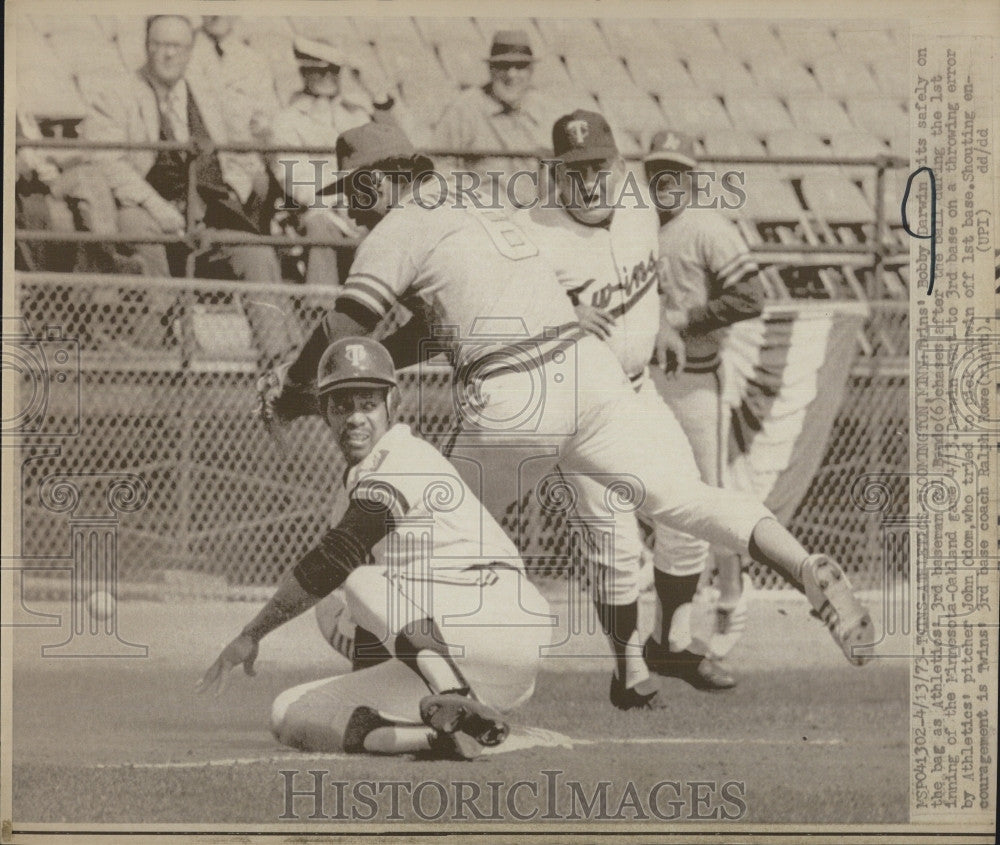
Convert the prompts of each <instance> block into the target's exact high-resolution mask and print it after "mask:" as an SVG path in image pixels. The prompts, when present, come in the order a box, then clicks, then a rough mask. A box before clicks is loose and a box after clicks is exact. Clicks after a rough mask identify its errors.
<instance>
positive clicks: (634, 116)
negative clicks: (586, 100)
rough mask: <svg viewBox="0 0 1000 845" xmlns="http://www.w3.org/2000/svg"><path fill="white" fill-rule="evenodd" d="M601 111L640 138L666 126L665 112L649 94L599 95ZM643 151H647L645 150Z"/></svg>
mask: <svg viewBox="0 0 1000 845" xmlns="http://www.w3.org/2000/svg"><path fill="white" fill-rule="evenodd" d="M598 101H599V102H600V105H601V113H602V114H603V115H604V116H605V117H606V118H607V119H608V121H609V122H611V123H612V124H614V125H617V126H620V127H622V128H623V129H625V130H628V131H630V132H633V133H635V134H636V135H637V136H639V137H640V138H643V137H650V138H651V137H652V135H653V134H654V133H656V132H657V131H659V130H661V129H663V128H664V126H665V119H664V117H663V113H662V112H661V111H660V108H659V106H657V104H656V101H655V100H654V99H653V98H652V97H651V96H649V95H648V94H636V95H634V96H629V97H615V96H611V97H598ZM642 152H645V150H643V151H642Z"/></svg>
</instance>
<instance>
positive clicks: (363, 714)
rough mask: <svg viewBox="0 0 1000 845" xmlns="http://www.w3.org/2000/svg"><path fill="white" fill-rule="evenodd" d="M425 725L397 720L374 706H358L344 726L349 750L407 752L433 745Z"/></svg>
mask: <svg viewBox="0 0 1000 845" xmlns="http://www.w3.org/2000/svg"><path fill="white" fill-rule="evenodd" d="M431 737H432V734H431V733H430V732H429V731H428V730H427V727H426V726H425V725H416V724H413V723H412V722H410V723H403V722H396V721H393V720H392V719H389V718H387V717H385V716H383V715H382V714H381V713H379V712H378V711H377V710H375V709H374V708H372V707H364V706H361V707H356V708H355V709H354V712H353V713H351V717H350V719H348V721H347V726H346V727H345V728H344V741H343V746H344V751H345V752H346V753H347V754H364V753H366V752H367V753H369V754H407V753H414V752H418V751H426V750H427V749H429V748H430V741H431Z"/></svg>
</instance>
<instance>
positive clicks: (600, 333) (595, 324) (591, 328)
mask: <svg viewBox="0 0 1000 845" xmlns="http://www.w3.org/2000/svg"><path fill="white" fill-rule="evenodd" d="M576 317H577V319H578V320H579V321H580V327H581V328H583V329H584V330H586V331H588V332H590V333H591V334H592V335H596V336H597V337H599V338H600V339H601V340H607V339H608V338H609V337H611V330H612V329H613V328H614V325H615V318H614V317H612V316H611V314H609V313H608V312H607V311H605V310H604V309H603V308H596V307H594V306H593V305H577V306H576Z"/></svg>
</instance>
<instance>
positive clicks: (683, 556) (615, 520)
mask: <svg viewBox="0 0 1000 845" xmlns="http://www.w3.org/2000/svg"><path fill="white" fill-rule="evenodd" d="M636 395H637V397H638V399H639V400H640V403H641V407H642V409H643V410H642V417H643V418H647V417H648V418H653V417H662V418H663V420H664V423H665V424H666V425H667V426H668V428H667V429H665V430H664V431H662V432H661V433H660V437H661V438H662V440H664V441H666V442H669V441H671V440H677V439H682V438H683V437H684V433H683V432H682V431H681V430H680V429H679V428H678V427H677V425H676V422H675V421H674V420H672V419H671V418H670V417H669V416H668V415H664V414H663V411H662V407H661V406H662V405H663V399H662V398H661V397H660V395H659V393H658V392H657V390H656V387H655V386H654V384H653V382H652V381H651V379H650V378H649V377H648V376H647V377H644V378H643V379H642V381H641V382H640V384H639V388H638V389H637V390H636ZM637 404H638V403H637ZM573 466H574V460H573V458H572V457H570V460H569V462H568V463H566V462H564V463H563V464H561V465H560V470H561V474H562V477H563V480H564V482H565V483H566V484H570V485H572V487H573V495H574V496H575V499H576V502H575V510H576V515H577V517H578V519H579V521H580V523H582V525H581V528H585V529H587V530H589V532H590V534H591V537H592V540H591V542H590V543H588V544H587V545H586V548H587V549H588V551H589V555H588V557H589V561H588V562H589V564H590V571H591V575H592V577H593V579H594V584H595V595H596V598H597V600H598V601H600V602H602V603H604V604H614V605H622V604H630V603H631V602H633V601H636V600H637V599H638V598H639V577H638V576H639V567H640V565H641V561H642V554H643V551H644V548H645V546H644V543H643V539H642V531H641V529H640V526H639V523H638V521H637V519H636V515H637V511H638V510H639V509H640V508H641V503H640V502H639V501H638V499H635V500H633V499H632V497H631V496H630V495H628V490H627V488H623V487H620V486H619V487H617V488H616V487H614V486H612V487H610V488H609V487H607V486H605V485H604V484H603V483H601V481H600V479H599V478H596V477H593V476H588V475H586V474H584V473H583V472H581V471H579V470H580V467H577V470H578V471H577V472H575V473H573V472H572V471H571V468H572V467H573ZM671 480H672V481H673V482H674V483H675V484H680V485H691V484H692V483H694V482H696V481H697V480H698V467H697V466H696V464H695V462H694V461H693V459H692V455H691V454H690V453H689V452H688V451H686V450H684V449H678V450H676V451H675V452H674V454H673V471H672V475H671ZM638 489H639V487H638V485H636V490H638ZM616 490H617V493H618V494H617V495H616ZM622 494H625V495H622ZM653 529H654V532H655V536H656V545H655V546H654V553H653V554H654V556H653V561H654V566H656V568H657V569H659V570H661V571H663V572H666V573H668V574H671V575H678V576H681V575H694V574H698V573H700V572H702V571H703V570H704V568H705V564H706V562H707V561H708V555H709V545H708V543H707V542H705V541H704V540H700V539H698V538H697V537H694V536H692V535H690V534H684V533H682V532H680V531H677V530H676V529H674V528H672V527H670V526H669V525H668V524H666V523H663V522H658V521H656V520H653ZM608 532H613V533H612V534H611V538H612V539H611V542H610V543H609V542H601V541H600V539H598V538H600V536H601V534H605V535H606V534H607V533H608ZM661 537H666V538H668V539H669V542H663V541H661ZM609 551H610V553H608V552H609Z"/></svg>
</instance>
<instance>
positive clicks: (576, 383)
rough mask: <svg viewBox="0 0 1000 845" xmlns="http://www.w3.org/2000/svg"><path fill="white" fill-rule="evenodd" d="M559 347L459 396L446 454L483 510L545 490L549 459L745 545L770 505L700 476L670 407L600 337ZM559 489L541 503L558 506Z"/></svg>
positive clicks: (728, 543) (652, 513)
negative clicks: (554, 355)
mask: <svg viewBox="0 0 1000 845" xmlns="http://www.w3.org/2000/svg"><path fill="white" fill-rule="evenodd" d="M565 357H566V361H567V363H560V364H559V365H558V366H554V367H550V366H548V365H546V366H545V367H544V368H543V369H542V370H541V371H532V372H527V373H526V372H511V373H504V374H502V375H496V376H494V377H492V378H488V379H486V380H484V381H483V382H482V383H481V384H479V385H477V386H476V389H474V390H470V391H469V395H470V397H471V399H470V400H468V401H466V402H465V404H462V403H461V402H460V403H459V407H458V410H459V417H460V419H461V420H462V427H461V429H460V430H459V431H458V432H456V434H455V435H454V436H453V438H452V440H451V441H450V443H449V446H448V448H447V454H448V456H449V457H450V458H451V459H452V461H453V462H454V463H455V466H456V467H457V468H458V470H459V472H460V473H461V474H462V476H463V480H465V482H466V483H467V484H468V485H469V487H470V489H471V490H473V492H475V493H477V495H478V496H479V498H480V501H482V502H483V505H484V506H485V507H486V508H487V510H488V511H489V512H490V513H491V514H493V515H494V516H496V517H497V518H498V519H499V518H502V517H503V516H504V513H505V510H506V508H507V507H508V505H509V504H510V503H511V502H520V501H521V498H522V496H523V495H525V494H527V493H529V492H533V493H534V494H535V495H539V496H544V493H545V485H544V484H542V483H540V482H544V481H545V480H546V479H547V478H548V479H551V477H552V474H553V468H554V467H555V465H556V464H557V463H558V464H560V465H561V466H562V468H563V470H564V471H565V472H569V473H583V474H585V475H588V476H590V477H591V478H593V479H594V480H595V481H597V482H598V483H599V484H600V485H601V486H603V487H609V488H611V490H612V492H613V493H614V494H615V495H617V496H618V497H619V499H622V498H634V505H633V506H634V508H635V510H636V512H637V513H638V514H639V515H640V516H642V517H644V518H645V519H646V520H647V521H649V522H651V523H653V524H654V525H657V526H660V525H664V526H669V527H671V528H674V529H676V530H678V531H682V532H684V533H686V534H689V535H692V536H693V537H695V538H698V539H699V540H701V541H707V542H709V543H715V544H718V545H719V546H723V547H725V548H727V549H730V550H732V551H734V552H739V553H746V552H747V551H748V549H749V543H750V538H751V535H752V534H753V530H754V528H755V527H756V525H757V523H758V522H760V521H761V520H762V519H766V518H768V517H772V518H773V514H771V512H770V511H769V510H768V509H767V508H765V507H764V505H763V504H761V503H760V502H759V501H757V500H755V499H753V498H752V497H750V496H747V495H745V494H743V493H739V492H736V491H732V490H725V489H723V488H720V487H713V486H711V485H709V484H705V483H704V482H703V481H702V480H701V477H700V474H699V472H698V467H697V463H696V462H695V458H694V454H693V452H692V449H691V445H690V443H689V442H688V439H687V437H686V436H685V435H684V432H683V429H682V428H681V426H680V423H679V422H678V421H677V418H676V417H675V416H674V414H673V412H672V411H671V410H670V408H669V407H668V406H667V405H666V404H665V403H664V402H661V401H651V400H650V397H649V394H648V391H647V394H646V395H644V396H640V395H639V394H637V393H636V392H635V391H634V390H633V389H632V387H631V386H630V385H629V383H628V379H627V378H626V377H625V375H624V373H623V372H622V370H621V367H620V366H619V364H618V361H617V359H616V358H615V357H614V355H613V354H612V353H611V352H610V350H608V349H607V347H605V346H604V345H603V344H602V342H601V341H599V340H597V339H596V338H592V337H589V336H588V337H584V338H582V339H581V340H579V341H578V342H577V343H576V344H575V345H574V347H573V348H572V349H569V350H567V355H566V356H565ZM532 403H533V404H532ZM534 406H537V407H534ZM554 486H555V488H556V489H557V490H560V489H562V488H559V486H558V485H554ZM550 498H551V497H550ZM566 498H567V497H563V498H561V499H559V500H557V501H554V502H553V501H545V499H544V498H543V500H542V503H543V506H546V507H549V508H554V509H558V508H566V507H567V504H566V501H565V500H566ZM569 498H571V497H569ZM569 505H575V502H569ZM515 539H517V538H515Z"/></svg>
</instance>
